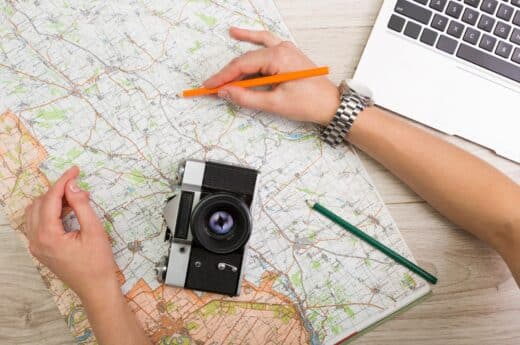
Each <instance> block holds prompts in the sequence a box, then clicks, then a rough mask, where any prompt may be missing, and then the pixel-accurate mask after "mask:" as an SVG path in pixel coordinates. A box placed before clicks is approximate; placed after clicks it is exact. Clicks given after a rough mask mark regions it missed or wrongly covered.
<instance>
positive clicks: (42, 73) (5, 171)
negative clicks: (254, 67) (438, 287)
mask: <svg viewBox="0 0 520 345" xmlns="http://www.w3.org/2000/svg"><path fill="white" fill-rule="evenodd" d="M232 25H233V26H239V27H248V28H257V29H265V30H270V31H273V32H275V33H277V34H278V35H280V36H282V37H285V38H286V39H290V37H291V36H290V33H289V31H288V29H287V28H286V26H285V25H284V24H283V21H282V19H281V17H280V15H279V13H278V10H277V8H276V6H275V5H274V3H273V2H272V0H244V1H239V0H191V1H189V0H186V1H184V0H183V1H181V0H175V1H148V0H135V1H134V0H126V1H91V0H88V1H86V0H78V1H69V0H61V1H38V0H36V1H30V2H25V1H24V2H9V1H5V0H0V206H1V207H2V208H3V210H4V212H5V213H6V214H7V216H8V218H9V219H10V221H11V224H12V226H13V228H14V229H16V230H17V231H20V230H22V228H23V213H24V208H25V206H26V205H28V204H29V203H30V202H31V200H32V199H33V198H35V197H37V196H38V195H40V194H42V193H44V192H45V191H46V190H47V188H48V187H49V186H50V185H51V184H52V183H53V181H55V180H56V179H57V178H58V177H59V176H60V175H61V174H62V173H63V172H64V171H65V170H66V169H67V168H69V167H70V166H72V165H77V166H79V167H80V168H81V175H80V187H81V188H83V189H85V190H88V191H90V192H91V195H92V205H93V207H94V208H95V210H96V212H97V214H98V216H99V217H100V219H102V221H103V223H104V226H105V229H106V231H107V233H108V234H109V235H110V238H111V243H112V247H113V252H114V255H115V258H116V261H117V263H118V265H119V267H120V273H119V275H120V281H121V289H122V291H123V293H124V294H125V296H126V298H127V299H128V303H129V305H130V306H131V308H132V310H133V311H134V312H135V313H136V315H137V317H138V319H139V321H140V322H141V324H142V325H143V327H144V328H145V330H146V332H147V334H149V336H150V337H151V339H152V340H153V341H154V343H155V344H164V345H166V344H309V343H310V344H333V343H336V342H339V341H341V340H342V339H345V338H348V337H350V336H351V335H353V334H356V333H358V332H360V331H361V330H363V329H365V328H366V327H367V326H369V325H372V324H374V323H376V322H377V321H379V320H381V319H383V318H385V317H386V316H388V315H390V314H392V313H393V312H395V311H397V310H398V309H400V308H402V307H403V306H405V305H407V304H409V303H411V302H412V301H414V300H416V299H417V298H419V297H421V296H423V295H424V294H426V293H427V292H428V291H429V287H428V285H427V284H426V283H425V282H424V281H423V280H422V279H421V278H419V277H417V276H415V275H414V274H412V273H410V272H409V271H407V270H406V269H404V268H403V267H401V266H399V265H396V264H394V262H393V261H391V260H390V259H388V258H387V257H385V256H384V255H382V254H381V253H379V252H377V251H375V250H373V249H372V248H371V247H369V246H368V245H366V244H364V243H363V242H361V241H359V240H357V239H356V238H354V237H352V236H351V235H349V234H348V233H347V232H345V231H344V230H342V229H340V228H339V227H337V226H335V225H334V224H332V223H331V222H329V221H327V220H326V219H324V218H323V217H321V216H320V215H319V214H317V213H316V212H313V211H312V210H310V209H309V207H308V206H307V205H306V203H305V200H306V199H316V200H319V201H320V202H321V203H322V204H323V205H325V206H326V207H328V208H330V209H332V210H333V211H334V212H336V213H337V214H339V215H341V216H342V217H345V218H346V219H348V220H349V221H351V222H352V223H354V224H356V225H357V226H358V227H360V228H361V229H363V230H364V231H366V232H367V233H369V234H371V235H372V236H374V237H376V238H377V239H378V240H380V241H382V242H383V243H384V244H386V245H388V246H390V247H391V248H394V249H395V250H396V251H398V252H399V253H400V254H402V255H404V256H406V257H409V258H412V256H411V253H410V251H409V249H408V248H407V246H406V244H405V243H404V241H403V239H402V237H401V235H400V233H399V231H398V229H397V228H396V226H395V224H394V222H393V220H392V218H391V217H390V215H389V213H388V211H387V209H386V208H385V206H384V204H383V202H382V201H381V199H380V197H379V195H378V193H377V191H376V190H375V188H374V186H373V184H372V183H371V182H370V180H369V179H368V177H367V174H366V172H365V170H364V168H363V166H362V164H361V162H360V160H359V158H358V157H357V155H356V153H355V151H353V150H352V149H351V148H346V149H332V148H330V147H328V146H326V145H324V144H322V143H321V142H320V140H319V137H318V130H317V129H316V128H314V127H313V126H310V125H306V124H301V123H296V122H291V121H288V120H283V119H280V118H278V117H276V116H274V115H270V114H265V113H261V112H255V111H251V110H246V109H240V108H237V107H235V106H233V105H231V104H228V103H226V102H224V101H222V100H218V99H215V98H211V97H206V98H197V99H181V98H179V97H177V96H176V94H177V93H178V92H179V91H180V90H182V89H186V88H191V87H197V86H198V85H200V84H201V82H202V81H203V80H205V79H206V78H207V77H209V76H210V75H212V74H213V73H214V72H216V71H217V70H219V69H220V68H221V67H222V66H224V65H225V64H226V63H227V62H228V61H229V60H231V59H232V58H233V57H236V56H238V55H240V54H242V53H244V52H246V51H248V50H251V49H253V48H254V47H253V46H252V45H248V44H243V43H239V42H236V41H234V40H232V39H230V38H229V36H228V34H227V31H228V28H229V27H230V26H232ZM187 158H197V159H212V160H221V161H226V162H230V163H234V164H241V165H245V166H251V167H254V168H256V169H259V170H260V171H261V177H260V187H259V190H258V195H257V198H256V204H255V205H254V207H253V216H254V221H253V222H254V230H253V235H252V238H251V240H250V250H249V257H248V259H247V265H248V267H247V272H246V275H245V281H244V283H243V284H242V291H241V294H240V296H239V297H235V298H231V297H224V296H221V295H215V294H209V293H199V292H195V291H191V290H184V289H178V288H172V287H166V286H163V285H160V284H159V283H158V282H157V280H156V278H155V274H154V270H153V269H154V265H155V263H156V262H157V261H159V260H160V258H161V257H162V256H163V255H166V254H167V251H168V248H169V247H168V244H167V243H165V242H164V241H163V238H164V231H165V226H164V224H163V220H162V214H161V212H162V208H163V206H164V204H165V201H166V199H167V198H168V197H170V196H171V195H173V193H175V177H176V176H175V174H176V171H177V166H178V164H179V162H181V161H182V160H184V159H187ZM21 237H22V238H23V236H21ZM24 240H25V239H24ZM35 263H36V265H37V267H38V269H39V271H40V273H41V275H42V277H43V280H44V282H45V284H46V286H47V287H48V289H49V290H50V292H51V294H52V296H53V297H54V299H55V301H56V304H57V306H58V308H59V310H60V312H61V313H62V314H63V315H64V317H65V319H66V322H67V325H68V327H69V328H70V330H71V332H72V334H73V335H74V337H75V339H76V342H77V343H78V344H95V343H96V340H95V337H94V334H93V332H92V329H91V327H90V326H89V323H88V320H87V318H86V315H85V312H84V309H83V307H82V305H81V302H80V301H79V299H78V298H77V296H76V295H75V294H74V293H73V292H72V291H71V290H70V289H69V288H68V287H67V286H66V285H65V284H63V283H62V282H61V281H60V280H59V279H57V278H56V277H55V276H54V275H53V274H52V273H51V272H49V271H48V270H47V269H46V268H45V267H43V266H42V265H41V264H39V263H37V262H35Z"/></svg>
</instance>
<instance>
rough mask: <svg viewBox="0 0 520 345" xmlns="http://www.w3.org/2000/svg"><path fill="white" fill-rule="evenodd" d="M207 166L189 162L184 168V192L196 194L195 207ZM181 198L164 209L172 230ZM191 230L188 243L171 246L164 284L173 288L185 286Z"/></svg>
mask: <svg viewBox="0 0 520 345" xmlns="http://www.w3.org/2000/svg"><path fill="white" fill-rule="evenodd" d="M204 167H205V164H204V162H202V161H195V160H189V161H186V164H185V165H184V167H183V171H182V172H181V173H182V176H183V177H182V184H181V189H182V190H189V191H191V192H194V193H195V199H194V202H193V207H195V205H197V203H198V202H199V199H200V186H201V185H202V178H203V177H204ZM179 199H180V198H179V197H178V196H177V197H175V198H173V199H171V200H170V201H169V202H168V203H166V206H165V207H164V212H163V214H164V220H165V221H166V225H167V226H168V228H170V229H172V230H173V229H175V226H176V223H177V211H178V208H179ZM192 238H193V237H192V234H191V229H190V231H189V232H188V239H187V240H186V241H182V240H178V239H174V240H173V241H172V242H171V246H170V255H169V259H168V263H167V266H166V277H165V279H164V283H165V284H168V285H173V286H180V287H183V286H184V284H185V279H186V274H187V272H188V264H189V260H190V253H191V246H190V243H191V240H192Z"/></svg>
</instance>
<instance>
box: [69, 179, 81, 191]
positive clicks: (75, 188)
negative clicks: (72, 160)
mask: <svg viewBox="0 0 520 345" xmlns="http://www.w3.org/2000/svg"><path fill="white" fill-rule="evenodd" d="M69 189H70V191H71V192H72V193H78V192H81V189H80V188H79V187H78V185H77V184H76V181H75V180H72V181H71V182H70V183H69Z"/></svg>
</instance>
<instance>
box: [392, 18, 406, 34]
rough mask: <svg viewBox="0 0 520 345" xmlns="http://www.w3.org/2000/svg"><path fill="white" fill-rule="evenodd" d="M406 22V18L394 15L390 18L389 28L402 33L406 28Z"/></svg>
mask: <svg viewBox="0 0 520 345" xmlns="http://www.w3.org/2000/svg"><path fill="white" fill-rule="evenodd" d="M405 22H406V20H405V19H404V18H401V17H399V16H396V15H395V14H393V15H392V16H391V17H390V21H389V22H388V28H389V29H392V30H394V31H397V32H401V31H402V30H403V28H404V23H405Z"/></svg>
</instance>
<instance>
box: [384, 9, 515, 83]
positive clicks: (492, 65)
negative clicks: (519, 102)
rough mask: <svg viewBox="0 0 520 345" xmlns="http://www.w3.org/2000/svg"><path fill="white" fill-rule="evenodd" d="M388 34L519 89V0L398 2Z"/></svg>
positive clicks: (390, 21)
mask: <svg viewBox="0 0 520 345" xmlns="http://www.w3.org/2000/svg"><path fill="white" fill-rule="evenodd" d="M388 28H389V29H391V30H393V31H397V32H399V33H402V34H403V35H405V36H407V37H409V38H410V39H414V40H417V41H419V42H421V43H422V44H425V45H428V46H431V47H434V48H435V49H438V50H440V51H442V52H444V53H446V54H449V55H452V56H454V57H456V58H459V59H462V60H465V61H467V62H470V63H472V64H475V65H477V66H480V67H482V68H485V69H487V70H489V71H491V72H494V73H497V74H499V75H501V76H503V77H506V78H509V79H511V80H514V81H516V82H518V83H520V0H451V1H450V0H398V1H397V4H396V5H395V8H394V14H392V16H391V17H390V20H389V22H388Z"/></svg>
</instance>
